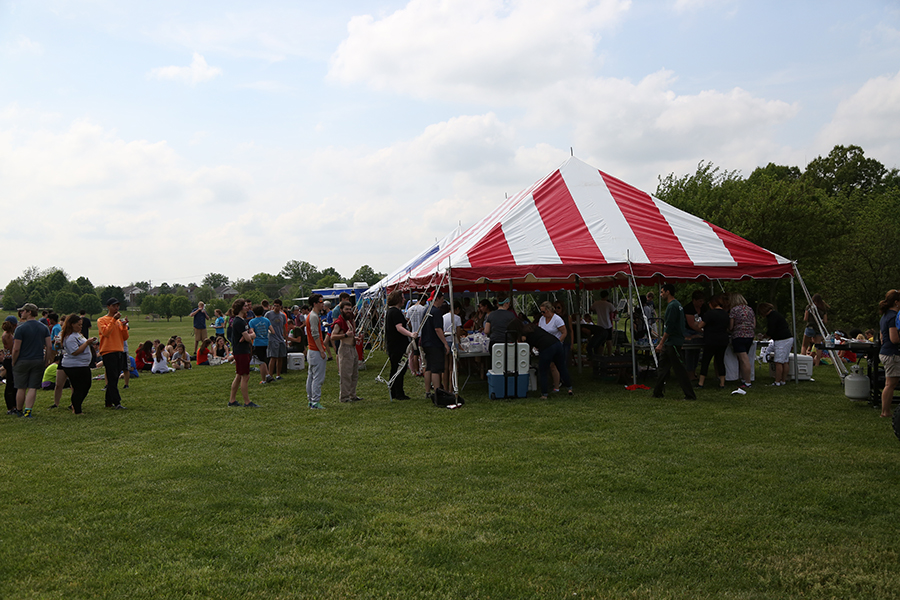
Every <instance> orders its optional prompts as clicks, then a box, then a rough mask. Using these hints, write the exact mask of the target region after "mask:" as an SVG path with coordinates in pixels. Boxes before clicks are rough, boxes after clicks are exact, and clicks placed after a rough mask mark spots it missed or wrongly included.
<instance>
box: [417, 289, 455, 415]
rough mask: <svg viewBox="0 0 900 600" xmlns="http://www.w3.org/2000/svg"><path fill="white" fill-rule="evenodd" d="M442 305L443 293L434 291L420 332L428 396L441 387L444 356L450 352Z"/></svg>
mask: <svg viewBox="0 0 900 600" xmlns="http://www.w3.org/2000/svg"><path fill="white" fill-rule="evenodd" d="M443 305H444V294H443V293H442V292H436V293H435V296H434V304H433V305H432V306H431V310H429V311H428V312H427V313H426V315H425V323H424V324H423V325H422V333H421V334H420V336H421V337H420V339H421V344H422V350H423V351H424V352H425V395H426V396H428V397H429V398H430V397H431V394H432V393H433V391H434V390H437V389H438V388H439V387H441V377H442V376H443V374H444V358H445V357H446V356H447V354H449V352H450V346H449V345H448V344H447V338H446V337H445V336H444V317H443V316H442V315H441V312H442V311H441V307H442V306H443Z"/></svg>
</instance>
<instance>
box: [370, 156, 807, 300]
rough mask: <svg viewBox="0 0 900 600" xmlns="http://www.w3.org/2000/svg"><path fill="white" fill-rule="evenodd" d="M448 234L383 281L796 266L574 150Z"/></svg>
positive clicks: (691, 273) (613, 280) (565, 278)
mask: <svg viewBox="0 0 900 600" xmlns="http://www.w3.org/2000/svg"><path fill="white" fill-rule="evenodd" d="M451 235H453V234H451ZM448 238H450V236H448ZM448 238H444V240H441V242H439V243H438V244H436V245H435V246H434V247H432V248H430V249H429V250H427V251H426V252H424V253H421V254H419V255H418V256H417V257H416V258H415V259H413V260H412V261H409V262H408V263H407V264H406V265H404V267H401V268H400V269H398V270H397V271H395V272H394V273H392V275H391V276H389V277H387V278H385V283H384V285H385V287H386V288H387V289H393V288H396V287H399V288H400V289H422V288H425V287H428V286H433V285H436V284H438V283H439V282H440V280H441V279H443V278H446V277H447V276H448V275H449V276H451V277H452V279H453V282H454V285H460V286H462V288H464V289H468V290H476V289H487V288H490V289H501V288H502V287H506V286H509V285H510V284H512V285H513V286H514V287H515V289H517V290H522V291H525V290H532V291H550V290H560V289H572V288H574V287H576V285H578V284H579V283H580V285H581V286H582V287H586V288H598V287H609V286H614V285H621V284H625V280H626V279H627V278H629V276H631V275H633V276H634V278H635V279H636V280H637V282H638V283H652V282H658V281H661V280H691V279H701V278H705V279H732V280H735V279H743V278H754V279H770V278H780V277H785V276H789V275H791V273H792V270H793V265H792V263H791V261H789V260H787V259H786V258H783V257H781V256H778V255H777V254H774V253H772V252H769V251H768V250H765V249H763V248H761V247H759V246H757V245H755V244H753V243H751V242H749V241H747V240H745V239H743V238H741V237H739V236H737V235H734V234H733V233H730V232H728V231H725V230H724V229H722V228H720V227H716V226H715V225H713V224H712V223H708V222H706V221H704V220H702V219H699V218H697V217H695V216H693V215H691V214H689V213H687V212H684V211H682V210H679V209H677V208H675V207H673V206H671V205H669V204H666V203H665V202H663V201H662V200H659V199H657V198H654V197H653V196H651V195H649V194H647V193H646V192H642V191H640V190H638V189H637V188H634V187H632V186H630V185H628V184H627V183H625V182H623V181H621V180H619V179H616V178H615V177H612V176H610V175H607V174H606V173H604V172H602V171H599V170H598V169H596V168H594V167H591V166H590V165H588V164H586V163H584V162H583V161H581V160H579V159H577V158H574V157H572V158H569V159H568V160H566V161H565V162H564V163H563V164H562V165H561V166H560V167H559V168H558V169H556V170H555V171H553V172H552V173H550V174H549V175H547V176H546V177H544V178H543V179H541V180H540V181H538V182H537V183H535V184H534V185H532V186H531V187H529V188H528V189H526V190H523V191H522V192H519V193H518V194H516V195H515V196H512V197H510V198H507V199H506V200H505V201H504V202H503V203H501V204H500V205H499V206H498V207H496V208H495V209H494V210H493V211H491V212H490V213H489V214H488V215H487V216H485V217H484V218H483V219H481V220H480V221H479V222H477V223H476V224H474V225H473V226H471V227H470V228H468V229H467V230H466V231H464V232H462V233H457V234H456V235H453V237H452V238H450V239H448ZM401 273H402V274H401ZM398 274H401V275H400V276H397V275H398Z"/></svg>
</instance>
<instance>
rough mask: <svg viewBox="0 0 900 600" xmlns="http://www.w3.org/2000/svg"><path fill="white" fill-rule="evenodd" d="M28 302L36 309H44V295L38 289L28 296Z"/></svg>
mask: <svg viewBox="0 0 900 600" xmlns="http://www.w3.org/2000/svg"><path fill="white" fill-rule="evenodd" d="M27 301H28V302H31V303H32V304H34V305H35V306H37V307H38V308H46V307H45V306H44V304H45V298H44V294H43V293H41V291H40V290H39V289H35V290H33V291H31V292H30V293H29V294H28V300H27Z"/></svg>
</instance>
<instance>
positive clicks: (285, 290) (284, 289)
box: [278, 283, 295, 299]
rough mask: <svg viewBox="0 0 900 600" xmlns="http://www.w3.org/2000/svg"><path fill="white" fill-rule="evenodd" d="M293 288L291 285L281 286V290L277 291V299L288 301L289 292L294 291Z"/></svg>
mask: <svg viewBox="0 0 900 600" xmlns="http://www.w3.org/2000/svg"><path fill="white" fill-rule="evenodd" d="M294 287H295V286H294V285H293V284H291V283H288V284H287V285H283V286H281V289H279V290H278V297H279V298H282V299H284V298H287V299H290V297H291V291H292V290H293V289H294Z"/></svg>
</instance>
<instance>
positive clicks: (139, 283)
mask: <svg viewBox="0 0 900 600" xmlns="http://www.w3.org/2000/svg"><path fill="white" fill-rule="evenodd" d="M131 285H132V287H136V288H140V289H142V290H144V291H145V292H149V291H150V282H149V281H135V282H134V283H132V284H131Z"/></svg>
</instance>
